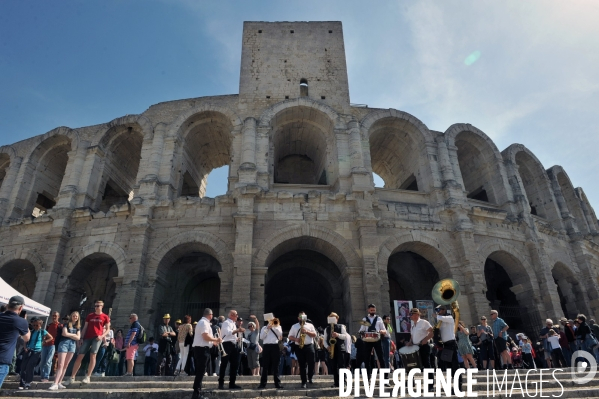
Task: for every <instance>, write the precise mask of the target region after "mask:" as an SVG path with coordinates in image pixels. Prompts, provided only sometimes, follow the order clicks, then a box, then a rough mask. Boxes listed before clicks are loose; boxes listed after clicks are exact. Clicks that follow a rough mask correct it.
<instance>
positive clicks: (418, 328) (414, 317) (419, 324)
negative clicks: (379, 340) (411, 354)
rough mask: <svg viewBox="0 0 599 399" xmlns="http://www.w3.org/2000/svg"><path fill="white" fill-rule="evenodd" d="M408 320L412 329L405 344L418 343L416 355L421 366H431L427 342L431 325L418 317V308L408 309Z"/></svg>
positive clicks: (429, 349) (430, 336)
mask: <svg viewBox="0 0 599 399" xmlns="http://www.w3.org/2000/svg"><path fill="white" fill-rule="evenodd" d="M410 320H411V323H412V329H411V330H412V331H411V338H410V341H409V342H408V343H407V344H406V345H407V346H411V345H418V346H419V348H420V349H419V350H418V355H419V356H420V363H421V364H422V367H423V368H425V369H427V368H431V357H430V354H431V347H430V346H429V344H428V342H429V341H430V339H431V338H432V337H433V326H431V323H429V322H428V321H426V320H424V319H421V318H420V310H419V309H418V308H412V309H410Z"/></svg>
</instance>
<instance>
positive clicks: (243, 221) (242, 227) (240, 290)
mask: <svg viewBox="0 0 599 399" xmlns="http://www.w3.org/2000/svg"><path fill="white" fill-rule="evenodd" d="M237 201H238V205H239V206H238V211H239V212H238V213H237V214H236V215H234V219H235V252H234V253H233V282H232V284H233V295H232V306H233V307H234V308H235V309H236V310H237V311H238V312H239V313H241V314H248V312H249V311H250V307H251V297H250V292H251V288H252V286H253V282H252V253H253V250H252V248H253V244H252V243H253V240H254V221H255V219H256V217H255V216H254V214H253V213H249V212H248V213H245V212H243V210H250V209H253V205H254V197H253V195H246V196H241V197H239V198H238V199H237ZM262 282H264V280H263V281H262ZM225 310H229V309H225Z"/></svg>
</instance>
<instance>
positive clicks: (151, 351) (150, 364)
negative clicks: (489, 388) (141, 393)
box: [143, 337, 158, 376]
mask: <svg viewBox="0 0 599 399" xmlns="http://www.w3.org/2000/svg"><path fill="white" fill-rule="evenodd" d="M143 350H144V352H145V354H146V358H145V360H144V375H146V376H148V375H155V374H156V364H157V363H158V344H156V343H154V337H150V338H149V339H148V344H147V345H146V346H145V347H144V349H143Z"/></svg>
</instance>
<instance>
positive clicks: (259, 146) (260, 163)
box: [256, 126, 274, 190]
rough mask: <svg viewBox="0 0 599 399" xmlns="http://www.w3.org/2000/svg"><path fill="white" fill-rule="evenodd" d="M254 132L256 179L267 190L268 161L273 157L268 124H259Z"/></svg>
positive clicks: (268, 179)
mask: <svg viewBox="0 0 599 399" xmlns="http://www.w3.org/2000/svg"><path fill="white" fill-rule="evenodd" d="M256 132H257V134H258V135H257V136H256V169H257V172H258V173H257V176H256V181H257V183H258V185H259V186H260V187H261V188H262V189H263V190H268V189H269V188H270V181H271V179H270V172H269V171H270V168H269V163H270V159H271V157H274V154H272V153H271V151H270V126H260V127H258V129H257V130H256Z"/></svg>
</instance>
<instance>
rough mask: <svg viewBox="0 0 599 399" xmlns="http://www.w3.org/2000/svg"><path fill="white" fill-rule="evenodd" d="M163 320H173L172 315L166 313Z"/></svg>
mask: <svg viewBox="0 0 599 399" xmlns="http://www.w3.org/2000/svg"><path fill="white" fill-rule="evenodd" d="M162 318H163V319H170V318H171V315H170V314H168V313H166V314H165V315H164V316H162Z"/></svg>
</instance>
